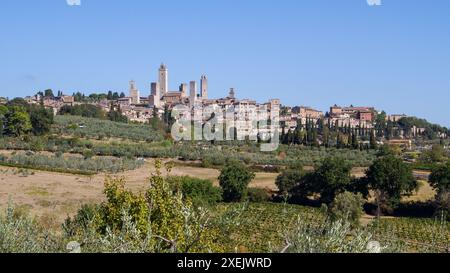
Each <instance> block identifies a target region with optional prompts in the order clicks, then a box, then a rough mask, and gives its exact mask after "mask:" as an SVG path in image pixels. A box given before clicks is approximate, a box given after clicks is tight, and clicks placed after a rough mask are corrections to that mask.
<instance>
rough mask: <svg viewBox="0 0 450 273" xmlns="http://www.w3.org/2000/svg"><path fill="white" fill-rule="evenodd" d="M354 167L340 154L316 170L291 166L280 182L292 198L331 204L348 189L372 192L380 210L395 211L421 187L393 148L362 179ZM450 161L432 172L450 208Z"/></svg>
mask: <svg viewBox="0 0 450 273" xmlns="http://www.w3.org/2000/svg"><path fill="white" fill-rule="evenodd" d="M351 169H352V168H351V166H350V165H349V164H348V163H347V162H346V161H345V160H344V159H343V158H339V157H330V158H326V159H325V160H323V162H322V163H321V164H320V165H319V166H317V167H316V169H315V171H313V172H306V171H304V169H303V167H302V166H298V167H296V168H289V169H287V170H285V171H283V172H282V173H281V174H280V175H279V176H278V178H277V180H276V184H277V186H278V188H279V190H280V192H281V194H283V195H284V196H285V197H287V198H289V199H291V200H307V199H308V198H310V197H317V198H319V200H320V201H321V202H323V203H325V204H328V205H329V204H331V203H333V201H334V200H335V198H336V196H337V195H339V194H342V193H345V192H351V193H355V194H361V196H363V197H364V198H367V197H368V195H369V192H370V193H372V194H373V195H374V197H375V202H376V205H377V208H378V211H377V213H378V214H381V213H383V212H388V213H391V212H392V211H393V209H395V208H397V207H398V205H399V204H400V201H401V199H402V197H404V196H409V195H411V194H412V193H413V192H414V191H415V190H417V189H418V182H417V180H416V179H415V178H414V175H413V173H412V168H411V166H410V165H408V164H407V163H404V162H403V160H402V159H401V158H399V157H397V156H396V155H395V154H393V153H392V151H391V150H389V149H386V148H384V149H380V152H379V154H378V158H377V159H376V160H375V161H374V162H373V163H372V165H371V166H370V167H369V168H368V170H367V171H366V174H365V176H364V177H362V178H354V177H352V175H351ZM449 181H450V162H449V163H447V164H442V165H438V166H437V167H436V168H435V169H434V171H433V172H432V174H431V177H430V183H431V185H432V187H433V188H434V189H435V190H436V192H437V196H436V201H437V205H438V207H439V209H443V210H445V211H447V212H449V211H450V209H449V204H450V194H449V193H450V182H449Z"/></svg>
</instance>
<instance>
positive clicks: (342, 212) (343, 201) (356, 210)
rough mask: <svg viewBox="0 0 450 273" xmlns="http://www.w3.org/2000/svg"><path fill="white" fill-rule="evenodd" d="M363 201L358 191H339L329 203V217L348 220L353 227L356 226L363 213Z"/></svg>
mask: <svg viewBox="0 0 450 273" xmlns="http://www.w3.org/2000/svg"><path fill="white" fill-rule="evenodd" d="M364 202H365V200H364V198H363V197H362V195H361V194H359V193H358V194H353V193H351V192H343V193H340V194H338V195H337V196H336V198H335V199H334V201H333V203H331V206H330V209H329V213H330V217H331V219H332V220H333V221H338V220H344V221H348V222H349V223H350V224H351V225H352V226H353V227H358V226H359V225H360V218H361V216H362V214H363V205H364Z"/></svg>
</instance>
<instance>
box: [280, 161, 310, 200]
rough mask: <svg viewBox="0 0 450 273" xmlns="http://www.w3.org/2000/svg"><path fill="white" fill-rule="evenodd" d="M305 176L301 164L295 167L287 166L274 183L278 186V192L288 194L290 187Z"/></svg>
mask: <svg viewBox="0 0 450 273" xmlns="http://www.w3.org/2000/svg"><path fill="white" fill-rule="evenodd" d="M304 176H305V172H304V170H303V166H299V167H297V168H295V169H292V168H288V169H286V170H283V171H282V172H281V174H280V175H278V177H277V179H276V181H275V184H276V185H277V187H278V190H279V191H280V193H281V194H282V195H284V196H288V195H289V193H290V192H291V191H292V189H293V188H294V187H295V186H296V185H297V184H298V183H299V182H300V181H301V180H302V178H303V177H304Z"/></svg>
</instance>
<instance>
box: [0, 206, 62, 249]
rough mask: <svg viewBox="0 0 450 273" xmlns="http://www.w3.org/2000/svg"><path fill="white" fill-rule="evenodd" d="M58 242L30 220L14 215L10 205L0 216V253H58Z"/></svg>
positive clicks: (14, 212) (23, 216)
mask: <svg viewBox="0 0 450 273" xmlns="http://www.w3.org/2000/svg"><path fill="white" fill-rule="evenodd" d="M58 242H59V241H58V240H57V239H56V236H54V235H53V234H51V233H49V232H47V231H46V230H44V229H42V228H40V227H39V226H38V225H37V224H36V222H35V221H34V220H33V219H32V218H30V217H28V216H26V215H22V214H18V213H16V211H15V210H14V208H13V206H12V205H9V206H8V209H7V210H6V213H5V215H0V253H44V252H58V251H59V250H60V249H61V248H60V244H59V243H58Z"/></svg>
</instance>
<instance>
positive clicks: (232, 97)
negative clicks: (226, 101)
mask: <svg viewBox="0 0 450 273" xmlns="http://www.w3.org/2000/svg"><path fill="white" fill-rule="evenodd" d="M228 97H229V98H231V99H234V98H236V93H235V92H234V88H230V93H229V94H228Z"/></svg>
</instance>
